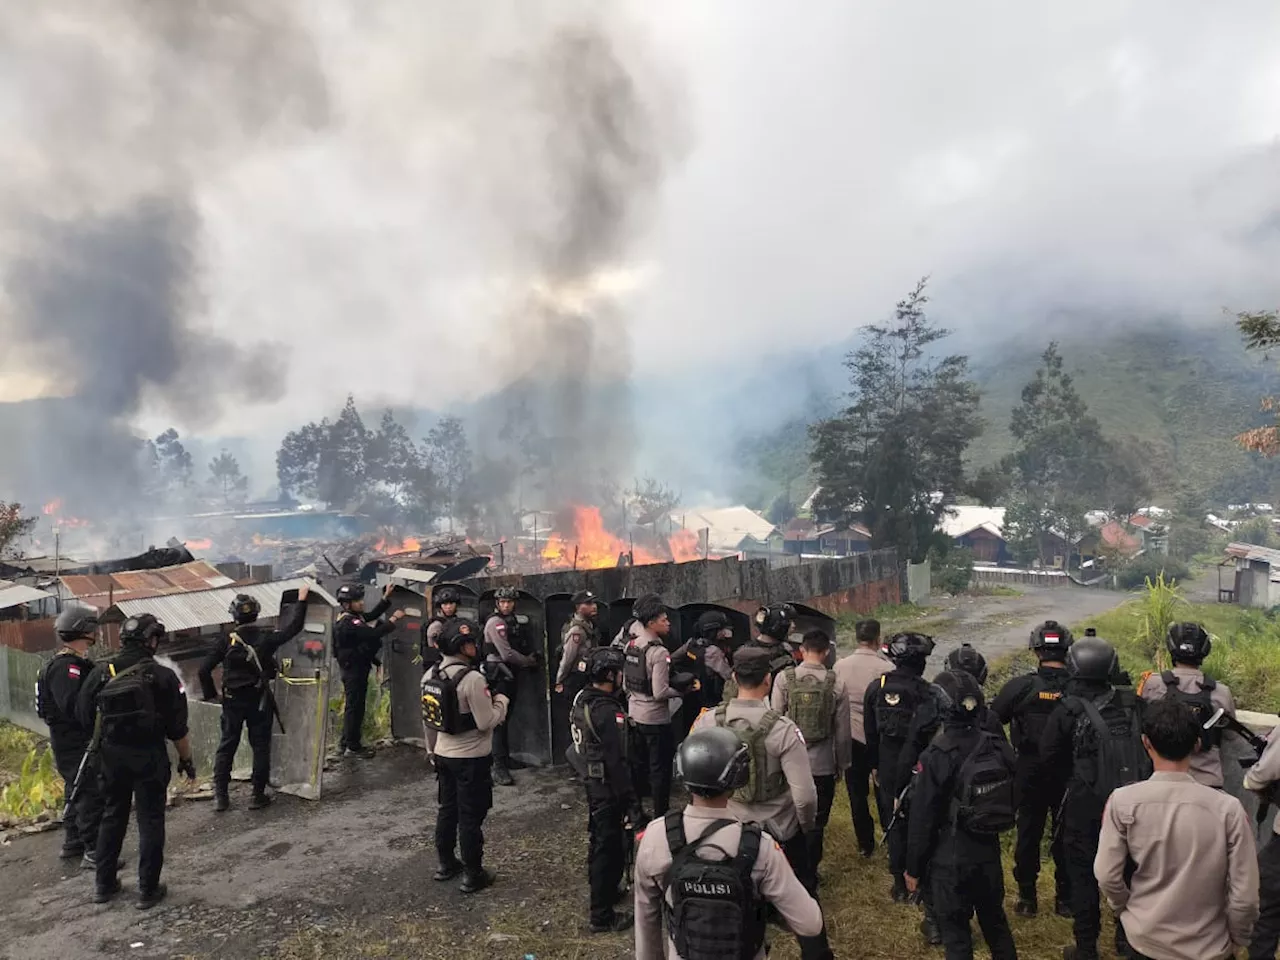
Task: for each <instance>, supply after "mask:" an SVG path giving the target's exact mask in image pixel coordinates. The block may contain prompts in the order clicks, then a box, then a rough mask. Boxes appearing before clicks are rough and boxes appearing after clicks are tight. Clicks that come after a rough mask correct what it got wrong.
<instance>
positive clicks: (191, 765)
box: [178, 757, 196, 780]
mask: <svg viewBox="0 0 1280 960" xmlns="http://www.w3.org/2000/svg"><path fill="white" fill-rule="evenodd" d="M178 772H179V773H180V774H182V775H183V776H185V777H186V778H187V779H188V780H194V779H195V778H196V764H195V761H194V760H193V759H191V757H187V759H185V760H179V761H178Z"/></svg>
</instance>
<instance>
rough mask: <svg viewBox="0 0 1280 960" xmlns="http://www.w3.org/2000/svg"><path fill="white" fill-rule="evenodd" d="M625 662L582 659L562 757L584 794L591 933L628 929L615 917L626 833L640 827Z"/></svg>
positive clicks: (601, 653) (617, 657)
mask: <svg viewBox="0 0 1280 960" xmlns="http://www.w3.org/2000/svg"><path fill="white" fill-rule="evenodd" d="M624 664H625V660H624V659H623V656H622V653H621V652H619V651H617V650H614V649H613V648H612V647H597V648H596V649H595V650H592V651H591V653H590V654H588V656H587V686H586V687H584V688H583V690H582V692H581V693H580V694H578V696H577V698H576V699H575V700H574V701H573V709H572V710H571V711H570V714H569V724H570V731H571V732H572V735H573V744H572V745H571V746H570V747H569V749H568V750H567V751H566V752H565V758H566V759H567V760H568V761H569V763H570V764H571V765H572V766H573V768H574V769H575V770H576V771H577V773H578V776H579V777H580V778H581V780H582V782H583V784H584V786H585V787H586V791H587V817H588V819H587V836H588V861H587V863H588V866H587V872H588V878H589V882H590V886H591V915H590V926H591V932H592V933H613V932H617V931H619V930H625V929H627V928H628V927H630V926H631V923H632V917H631V915H630V914H620V913H617V912H615V910H614V907H615V906H616V905H617V902H618V887H619V884H620V883H621V882H622V877H623V873H624V871H625V870H626V863H627V843H628V836H627V833H628V831H627V829H626V824H627V822H628V821H629V822H630V825H631V827H632V829H638V828H639V827H642V826H643V825H644V814H643V811H642V810H640V803H639V801H638V800H637V798H636V791H635V788H634V787H633V785H632V782H631V768H630V766H629V761H628V758H627V753H628V741H629V739H630V738H629V736H628V730H627V713H626V707H625V706H624V705H623V703H622V671H623V666H624Z"/></svg>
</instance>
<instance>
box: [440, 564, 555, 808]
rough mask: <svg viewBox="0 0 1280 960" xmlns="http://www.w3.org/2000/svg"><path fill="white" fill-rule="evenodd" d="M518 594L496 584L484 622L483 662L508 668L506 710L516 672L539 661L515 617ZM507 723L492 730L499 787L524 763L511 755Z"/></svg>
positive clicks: (507, 784)
mask: <svg viewBox="0 0 1280 960" xmlns="http://www.w3.org/2000/svg"><path fill="white" fill-rule="evenodd" d="M519 595H520V594H519V591H517V590H516V588H515V587H499V588H498V589H497V590H495V591H494V594H493V597H494V603H495V607H496V609H495V611H494V614H493V616H491V617H490V618H489V619H488V621H487V622H486V623H485V625H484V658H485V661H486V662H487V663H489V664H492V665H493V666H494V667H495V668H500V669H503V670H506V671H508V672H509V673H510V674H511V677H512V679H511V682H510V683H509V684H507V687H506V693H507V696H508V697H509V698H510V701H511V702H510V706H509V707H508V711H511V710H514V709H515V703H516V693H517V691H518V688H519V682H518V679H517V678H518V675H519V671H521V670H536V669H537V667H538V664H540V663H541V662H542V657H541V656H540V655H539V654H538V652H537V651H536V650H534V651H532V652H530V651H529V645H530V644H529V639H528V638H527V637H526V636H525V631H524V625H523V624H522V623H521V622H520V621H519V620H518V619H517V618H516V600H517V599H518V598H519ZM455 609H456V608H455ZM509 722H510V715H509V714H508V718H507V719H506V720H503V721H502V723H500V724H498V727H497V729H496V730H494V731H493V782H494V783H496V784H498V786H501V787H510V786H512V785H513V784H515V780H513V779H512V778H511V769H513V768H514V769H517V770H518V769H520V768H521V767H523V766H524V764H522V763H520V762H519V761H518V760H514V759H512V757H511V741H510V736H509V734H508V724H509Z"/></svg>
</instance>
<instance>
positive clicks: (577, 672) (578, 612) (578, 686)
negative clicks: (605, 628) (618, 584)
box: [556, 590, 600, 698]
mask: <svg viewBox="0 0 1280 960" xmlns="http://www.w3.org/2000/svg"><path fill="white" fill-rule="evenodd" d="M599 613H600V607H599V606H598V604H597V603H596V595H595V594H594V593H592V592H591V591H590V590H579V591H578V592H577V593H575V594H574V595H573V616H572V617H571V618H570V619H569V622H568V623H566V624H565V625H564V629H563V630H561V631H560V647H561V654H560V666H559V668H558V669H557V670H556V693H564V694H567V695H568V696H569V697H570V698H572V697H576V696H577V695H578V692H579V691H580V690H582V688H583V687H584V686H585V685H586V678H585V677H584V676H583V673H584V671H585V669H586V659H585V658H586V655H587V654H588V653H589V652H590V651H591V650H593V649H595V648H596V647H598V646H600V626H599V624H598V623H597V622H596V617H597V616H599Z"/></svg>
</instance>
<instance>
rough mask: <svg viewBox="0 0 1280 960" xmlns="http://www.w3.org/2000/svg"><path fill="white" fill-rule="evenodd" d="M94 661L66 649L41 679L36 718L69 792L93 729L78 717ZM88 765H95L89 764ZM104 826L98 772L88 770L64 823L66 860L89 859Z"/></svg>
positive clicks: (43, 673)
mask: <svg viewBox="0 0 1280 960" xmlns="http://www.w3.org/2000/svg"><path fill="white" fill-rule="evenodd" d="M93 667H94V664H93V661H92V660H90V659H88V658H87V657H82V656H80V654H78V653H76V652H75V651H74V650H72V649H70V648H69V647H64V648H63V649H62V650H59V651H58V653H57V654H55V655H54V657H53V659H52V660H50V661H49V663H48V664H46V666H45V668H44V670H43V671H42V672H41V674H40V690H39V694H38V701H39V705H40V706H39V713H40V717H41V718H42V719H43V720H44V722H45V723H47V724H48V725H49V746H50V748H51V749H52V750H53V762H54V764H55V765H56V766H57V768H58V775H59V776H60V777H62V781H63V783H64V784H66V790H67V792H68V793H70V792H71V788H72V786H73V785H74V784H75V780H76V773H77V772H78V771H79V769H80V761H81V760H82V759H83V758H84V754H85V750H86V749H88V746H89V740H90V738H91V737H92V736H93V725H92V723H90V725H89V726H87V727H86V726H84V725H82V724H81V723H80V721H79V719H78V718H77V717H76V704H77V700H78V699H79V697H80V688H81V687H83V686H84V683H85V681H86V680H88V679H89V675H90V674H91V673H92V672H93ZM90 762H93V761H92V760H91V761H90ZM101 820H102V794H101V793H99V791H98V772H97V770H96V768H95V769H92V770H90V769H86V770H85V773H84V776H83V777H82V778H81V781H80V792H79V793H78V794H76V799H75V803H74V804H73V805H72V809H70V810H69V811H67V815H66V817H65V819H64V821H63V828H64V830H65V839H64V840H63V852H64V855H65V856H67V857H73V856H79V855H80V854H82V853H84V852H86V851H88V852H89V853H91V854H92V853H93V852H94V850H95V848H96V847H97V843H98V824H99V822H100V821H101Z"/></svg>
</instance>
